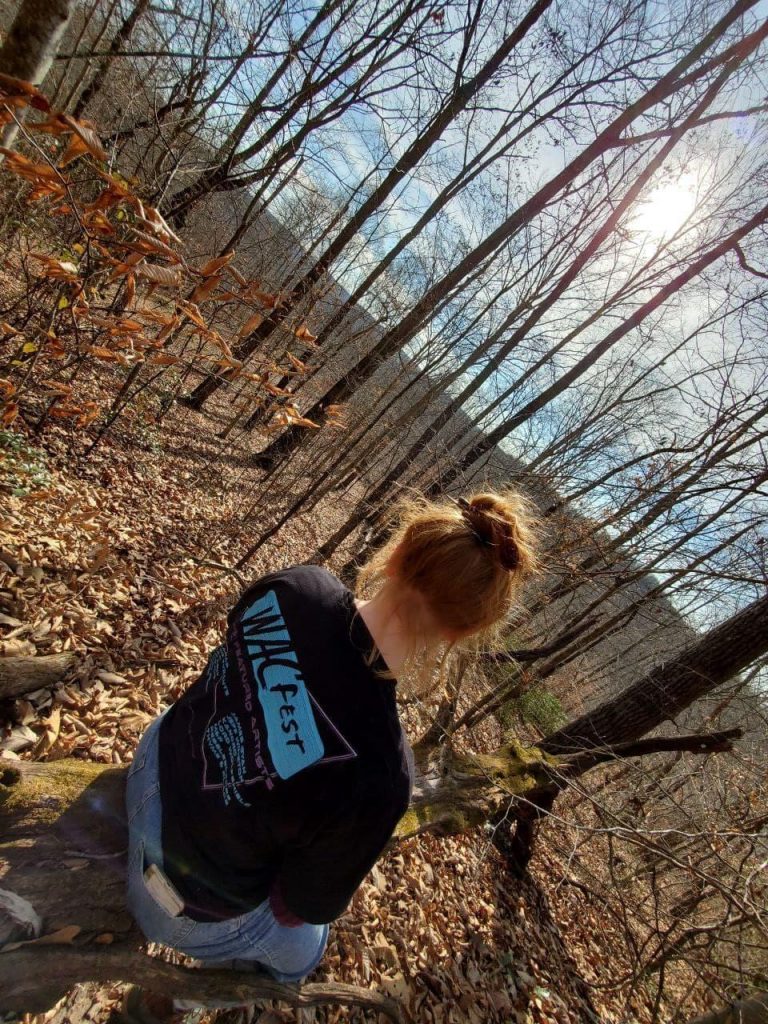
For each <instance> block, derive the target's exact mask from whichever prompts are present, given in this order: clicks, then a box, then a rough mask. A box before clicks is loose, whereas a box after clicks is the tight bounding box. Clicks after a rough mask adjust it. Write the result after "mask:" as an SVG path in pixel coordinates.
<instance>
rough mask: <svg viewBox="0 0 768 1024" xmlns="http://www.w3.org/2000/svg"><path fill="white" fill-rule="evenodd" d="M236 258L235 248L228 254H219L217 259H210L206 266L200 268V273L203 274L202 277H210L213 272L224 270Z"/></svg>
mask: <svg viewBox="0 0 768 1024" xmlns="http://www.w3.org/2000/svg"><path fill="white" fill-rule="evenodd" d="M234 258H235V253H234V250H233V251H232V252H228V253H227V254H226V256H218V257H216V259H213V260H208V262H207V263H206V264H205V266H203V267H201V268H200V269H199V270H198V274H200V275H202V277H210V276H211V274H215V273H216V272H217V271H219V270H223V268H224V267H226V266H227V264H228V263H229V262H230V261H231V260H233V259H234Z"/></svg>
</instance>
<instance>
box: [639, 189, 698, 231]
mask: <svg viewBox="0 0 768 1024" xmlns="http://www.w3.org/2000/svg"><path fill="white" fill-rule="evenodd" d="M695 207H696V191H695V182H694V179H693V177H687V178H680V179H679V180H678V181H676V182H670V183H669V184H668V185H659V186H658V187H657V188H655V189H654V190H653V192H651V193H650V194H649V196H648V198H647V199H645V200H644V201H643V202H641V203H640V205H639V206H638V209H637V213H636V214H635V215H634V217H633V218H632V220H631V222H630V229H631V231H632V232H633V233H634V234H640V233H642V234H647V235H650V236H652V237H653V238H654V239H657V240H660V239H664V238H669V236H670V235H673V234H674V233H675V232H676V231H677V229H678V228H679V227H680V226H681V225H682V224H683V223H684V221H685V220H686V219H687V218H688V217H689V216H690V215H691V213H693V210H694V209H695Z"/></svg>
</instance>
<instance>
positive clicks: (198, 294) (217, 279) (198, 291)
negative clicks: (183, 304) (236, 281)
mask: <svg viewBox="0 0 768 1024" xmlns="http://www.w3.org/2000/svg"><path fill="white" fill-rule="evenodd" d="M221 280H222V275H221V274H214V275H213V276H211V277H208V278H206V279H205V281H203V283H202V284H199V285H198V286H197V288H195V290H194V291H193V292H192V294H191V296H190V300H191V301H192V302H194V303H197V304H199V303H201V302H205V300H206V299H207V298H210V296H211V294H212V292H215V291H216V289H217V288H218V286H219V285H220V284H221Z"/></svg>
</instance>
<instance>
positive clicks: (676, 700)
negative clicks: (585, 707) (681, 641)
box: [541, 596, 768, 754]
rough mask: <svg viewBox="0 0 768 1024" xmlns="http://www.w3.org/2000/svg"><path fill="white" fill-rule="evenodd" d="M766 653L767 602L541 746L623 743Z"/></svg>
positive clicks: (562, 749)
mask: <svg viewBox="0 0 768 1024" xmlns="http://www.w3.org/2000/svg"><path fill="white" fill-rule="evenodd" d="M766 650H768V596H765V597H762V598H760V599H759V600H757V601H754V602H753V603H752V604H750V605H748V606H747V607H746V608H744V609H743V610H742V611H740V612H738V613H737V614H736V615H733V616H731V618H730V619H727V620H726V621H725V622H723V623H722V624H721V625H720V626H717V627H715V628H714V629H711V630H709V632H707V633H705V634H704V635H703V636H702V637H701V638H700V639H699V640H698V641H697V642H696V643H694V644H692V645H690V646H689V647H687V648H686V649H685V650H684V651H682V652H681V653H680V654H678V655H677V656H675V657H674V658H673V659H671V660H670V661H669V662H667V663H663V664H661V665H659V666H657V667H656V668H654V669H652V670H651V671H650V672H649V673H648V674H647V675H645V676H643V678H642V679H640V680H638V682H636V683H633V684H632V685H631V686H629V687H627V688H626V689H625V690H624V691H623V692H622V693H620V694H619V695H618V697H614V698H613V700H609V701H606V703H604V704H601V705H600V706H599V707H598V708H596V709H595V710H594V711H592V712H590V713H589V714H587V715H583V716H582V717H581V718H578V719H577V720H576V721H575V722H571V723H570V724H569V725H566V726H565V727H564V728H563V729H560V730H558V731H557V732H555V733H553V734H552V735H551V736H547V737H546V739H545V740H544V741H543V742H542V744H541V747H542V749H543V750H545V751H547V752H549V753H550V754H563V753H568V752H570V751H573V750H578V749H583V748H585V747H587V748H589V747H599V746H605V745H609V746H610V745H613V744H616V743H627V742H630V741H631V740H635V739H638V738H639V737H640V736H644V735H645V734H646V733H648V732H650V731H651V730H652V729H655V728H656V727H657V726H659V725H661V724H662V723H663V722H665V721H668V720H672V719H674V717H675V716H676V715H677V714H679V713H680V711H682V710H683V709H684V708H686V707H688V706H689V705H690V704H692V703H693V702H694V701H695V700H697V699H698V698H699V697H701V696H703V695H704V694H705V693H709V692H710V691H711V690H714V689H715V687H717V686H719V685H720V684H721V683H724V682H725V681H726V680H727V679H730V678H731V677H732V676H734V675H736V674H737V673H738V672H741V671H742V669H745V668H747V666H748V665H750V664H751V663H752V662H753V661H754V660H755V659H756V658H758V657H760V655H762V654H764V653H765V652H766Z"/></svg>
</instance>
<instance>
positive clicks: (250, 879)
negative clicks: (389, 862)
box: [160, 565, 413, 924]
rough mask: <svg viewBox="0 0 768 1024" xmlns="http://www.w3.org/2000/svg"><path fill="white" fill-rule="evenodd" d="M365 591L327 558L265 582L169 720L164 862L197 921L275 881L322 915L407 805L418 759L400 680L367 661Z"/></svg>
mask: <svg viewBox="0 0 768 1024" xmlns="http://www.w3.org/2000/svg"><path fill="white" fill-rule="evenodd" d="M355 611H356V609H355V605H354V595H353V594H352V591H350V590H349V589H348V588H347V587H345V586H344V584H343V583H341V582H340V581H339V580H338V579H337V578H336V577H335V576H333V575H332V574H331V573H330V572H328V571H327V570H326V569H323V568H321V567H320V566H316V565H299V566H294V567H292V568H290V569H284V570H281V571H279V572H274V573H270V574H269V575H267V576H263V577H262V578H261V579H260V580H258V581H257V582H256V583H255V584H253V586H251V587H249V588H248V590H247V591H246V592H245V593H244V594H243V596H242V597H241V598H240V600H239V601H238V603H237V605H236V606H235V607H234V608H233V610H232V611H231V612H230V614H229V616H228V629H227V639H226V642H225V643H224V644H222V646H221V647H218V648H216V650H215V651H214V652H213V653H212V654H211V656H210V658H209V660H208V664H207V666H206V669H205V671H204V672H203V673H202V675H201V676H200V678H199V679H198V680H197V681H196V682H195V683H194V684H193V685H192V686H191V687H190V688H189V689H188V690H187V692H186V693H185V694H184V695H183V696H182V697H181V699H180V700H179V701H177V703H176V704H174V705H173V707H172V708H171V709H170V711H169V712H168V713H167V714H166V716H165V718H164V719H163V721H162V724H161V729H160V792H161V798H162V805H163V821H162V830H163V839H162V843H163V857H164V867H165V872H166V874H167V875H168V877H169V879H170V880H171V881H172V882H173V884H174V885H175V886H176V887H177V889H178V890H179V892H180V893H181V895H182V896H183V897H184V899H185V900H186V901H187V908H188V909H187V911H186V912H187V913H189V915H190V916H192V917H196V918H197V919H199V920H213V919H222V918H229V917H235V916H237V915H239V914H242V913H244V912H246V911H247V910H250V909H252V908H254V907H256V906H258V905H259V904H260V903H262V902H263V901H264V900H265V899H266V898H267V895H268V893H269V890H270V887H271V886H272V884H273V883H274V882H277V886H278V888H279V891H280V894H281V896H282V899H283V902H284V903H285V905H286V906H287V908H288V910H290V911H292V912H293V913H294V914H295V915H297V916H298V917H301V918H303V919H304V920H305V921H309V922H312V923H315V924H320V923H325V922H328V921H332V920H334V919H335V918H337V917H339V915H340V914H342V913H343V911H344V910H345V909H346V907H347V905H348V903H349V901H350V899H351V898H352V896H353V894H354V892H355V890H356V889H357V888H358V886H359V885H360V883H361V881H362V880H363V878H364V877H365V875H366V874H367V873H368V871H369V870H370V869H371V867H372V866H373V864H374V863H375V861H376V859H377V857H378V856H379V854H380V853H381V851H382V850H383V848H384V846H385V845H386V844H387V842H388V840H389V839H390V837H391V835H392V833H393V831H394V828H395V826H396V824H397V822H398V821H399V819H400V818H401V817H402V815H403V814H404V813H405V811H406V809H407V807H408V803H409V800H410V796H411V789H412V778H413V776H412V756H411V752H410V748H409V747H408V743H407V741H406V739H405V736H404V734H403V730H402V728H401V726H400V722H399V719H398V715H397V708H396V704H395V685H394V682H392V681H390V680H386V679H381V678H380V677H378V676H376V675H374V671H373V670H374V669H381V668H383V667H385V663H384V661H383V659H381V657H379V658H378V660H377V661H376V662H375V664H374V666H373V668H369V667H368V666H367V665H366V664H365V660H364V656H365V654H366V653H367V652H368V651H369V650H370V648H371V646H372V642H373V641H372V637H371V634H370V632H369V631H368V628H367V626H366V625H365V623H364V621H363V620H362V619H361V618H360V616H359V615H355Z"/></svg>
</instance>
